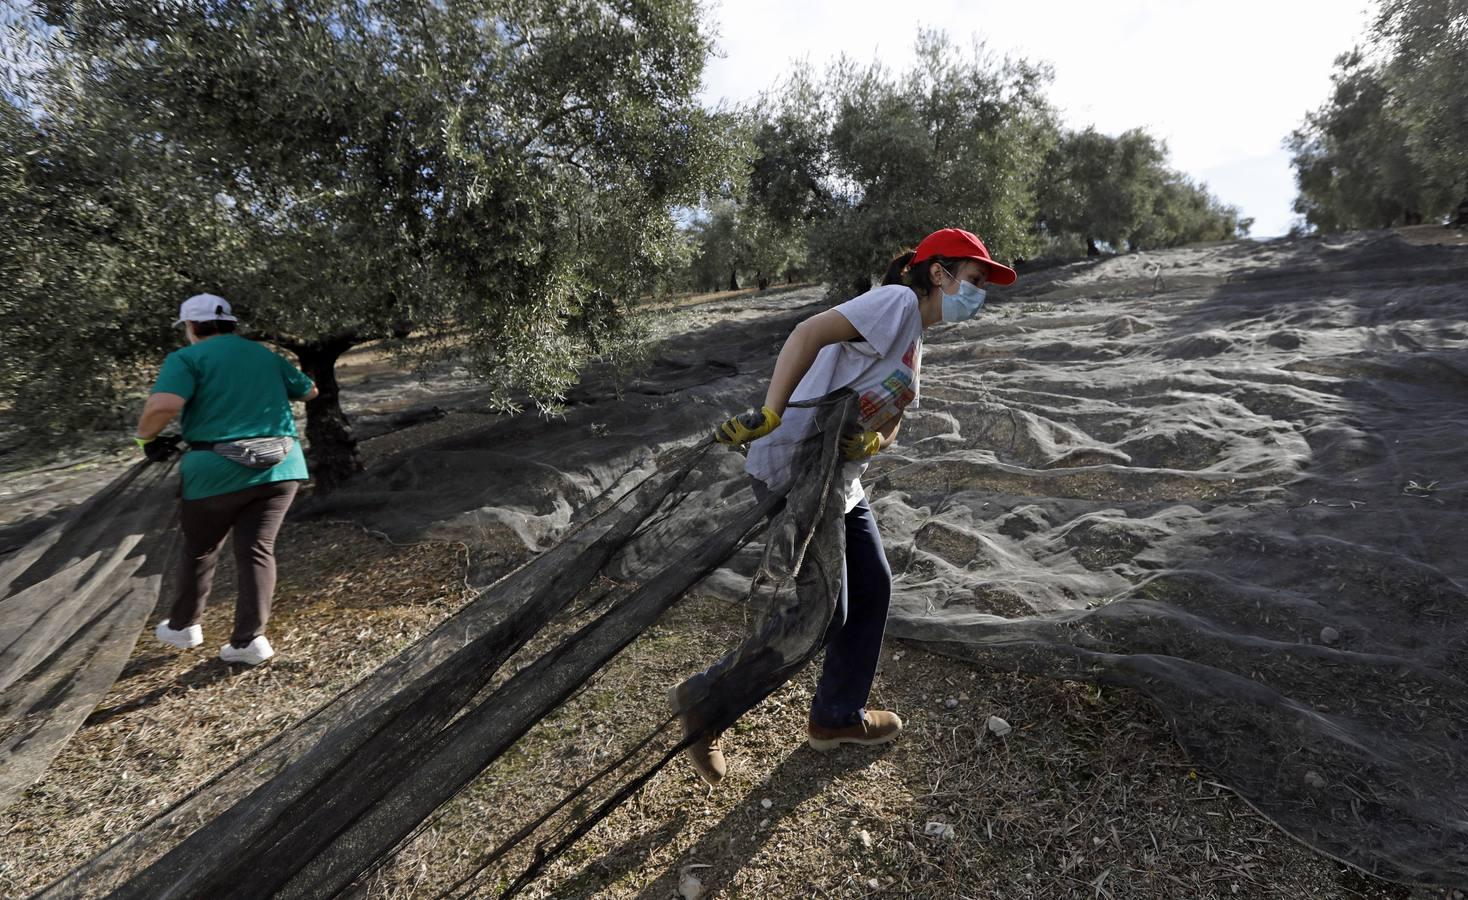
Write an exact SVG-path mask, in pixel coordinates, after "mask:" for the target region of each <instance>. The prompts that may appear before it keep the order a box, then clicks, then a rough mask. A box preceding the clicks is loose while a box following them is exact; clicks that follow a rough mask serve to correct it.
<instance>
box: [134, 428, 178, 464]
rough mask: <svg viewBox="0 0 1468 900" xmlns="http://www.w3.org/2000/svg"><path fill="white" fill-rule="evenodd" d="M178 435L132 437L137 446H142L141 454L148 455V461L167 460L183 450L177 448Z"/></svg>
mask: <svg viewBox="0 0 1468 900" xmlns="http://www.w3.org/2000/svg"><path fill="white" fill-rule="evenodd" d="M179 439H180V438H179V435H176V434H166V435H159V436H157V437H154V438H149V439H148V440H143V439H141V438H134V440H136V441H137V442H138V446H140V447H142V448H143V455H144V456H146V457H148V462H155V463H161V462H168V461H169V460H170V459H173V458H174V457H175V456H178V455H179V454H180V453H182V452H183V451H181V450H179V449H178V442H179Z"/></svg>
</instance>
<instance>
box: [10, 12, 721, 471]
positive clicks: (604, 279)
mask: <svg viewBox="0 0 1468 900" xmlns="http://www.w3.org/2000/svg"><path fill="white" fill-rule="evenodd" d="M45 12H46V17H47V19H48V21H49V22H50V24H51V25H53V26H54V27H56V28H59V29H60V33H61V34H62V35H64V39H65V40H64V45H65V52H64V53H61V54H58V55H57V57H56V59H55V61H54V63H53V65H51V66H50V67H49V68H48V69H47V71H46V72H45V79H46V85H45V90H44V92H43V93H42V95H41V96H42V102H41V103H40V105H39V106H37V107H34V108H32V109H29V110H27V109H21V108H18V107H16V106H14V105H9V104H0V105H4V106H6V109H5V111H4V119H3V120H0V122H3V126H4V129H5V134H4V137H3V138H0V140H3V141H4V143H5V145H6V147H5V149H6V150H7V151H9V152H7V153H6V160H7V163H6V168H5V170H4V173H5V175H4V180H3V182H0V190H3V191H4V195H3V196H0V206H3V207H6V208H7V210H8V212H9V215H10V216H12V217H13V218H14V220H15V221H14V222H7V223H6V224H7V225H10V224H16V223H19V224H22V225H24V223H25V221H26V219H28V218H33V217H35V216H39V218H38V219H34V218H33V221H34V224H33V225H32V226H29V227H27V228H26V229H25V230H26V231H27V232H28V235H26V236H22V237H21V239H20V240H17V241H15V242H14V243H13V244H12V247H10V248H7V252H6V253H5V254H4V256H5V259H6V262H5V265H6V266H7V268H9V269H13V270H15V271H14V272H13V273H10V272H8V273H7V274H15V275H17V276H19V277H18V278H17V279H16V280H15V281H13V282H12V284H17V285H18V289H12V290H11V291H9V292H7V294H6V300H5V301H4V305H3V307H0V332H3V337H0V340H3V341H4V342H5V346H4V351H5V354H6V356H7V363H8V364H7V366H6V369H5V377H6V379H7V385H6V387H7V389H9V390H13V391H14V392H15V396H16V398H17V399H16V405H17V410H18V411H19V412H21V413H22V414H23V415H25V416H26V417H27V418H28V419H29V420H30V421H35V422H42V423H46V422H50V423H54V424H57V425H62V426H64V425H69V424H74V423H75V422H76V421H77V420H78V419H80V418H85V417H87V416H89V415H95V414H96V413H97V412H98V410H99V403H105V402H115V400H116V398H117V397H118V395H119V391H121V390H123V389H124V388H125V387H126V386H127V385H128V384H129V383H136V380H137V379H136V377H134V378H133V379H126V378H119V377H118V376H119V375H120V374H123V373H124V371H125V370H131V369H142V368H146V365H145V364H146V363H148V362H151V363H153V364H156V362H157V358H158V354H159V351H160V350H162V349H164V348H165V347H166V346H167V345H168V343H169V341H170V340H171V338H170V336H169V334H168V332H167V327H166V326H167V323H168V322H170V321H171V316H170V314H169V312H170V308H171V307H172V305H173V304H175V303H177V302H178V301H179V300H180V299H182V297H183V296H185V295H186V293H188V292H193V291H196V290H206V289H207V290H212V291H214V292H217V293H220V294H222V295H224V296H226V297H228V298H229V299H230V300H231V301H232V302H235V303H236V304H237V308H238V310H239V312H240V313H241V316H242V318H244V319H245V320H246V321H247V322H248V323H249V324H250V327H251V329H252V330H253V333H254V334H256V335H257V336H260V337H265V338H268V339H270V340H273V341H274V342H276V343H277V344H279V345H280V346H282V347H285V348H287V349H290V350H293V351H295V352H296V353H297V354H298V355H300V357H301V360H302V363H303V365H305V366H306V368H307V369H308V370H309V371H310V373H311V374H312V375H313V377H316V378H317V381H318V384H320V385H321V386H322V388H323V399H322V400H321V401H318V402H316V405H315V406H314V407H313V408H312V410H311V423H310V425H311V426H320V427H318V428H316V430H315V432H314V433H312V432H311V431H310V430H308V434H309V435H310V437H311V439H312V440H311V443H312V446H313V449H316V450H318V451H323V450H326V449H329V448H334V452H333V453H332V459H330V460H328V459H325V458H322V459H318V460H316V461H315V462H316V463H317V465H316V466H315V468H316V471H317V473H318V478H321V479H322V480H326V481H331V480H339V479H340V478H341V477H345V476H346V475H348V474H349V473H350V471H351V470H352V469H353V468H354V467H355V462H354V460H353V459H352V457H351V443H350V438H349V437H348V435H347V433H346V428H345V422H344V421H343V420H342V417H341V413H340V409H339V406H338V404H337V399H336V394H335V391H334V390H331V389H330V388H334V379H333V378H332V372H333V367H334V363H335V360H336V358H337V357H338V356H339V355H340V353H341V352H343V351H344V350H346V349H347V348H349V347H350V346H352V345H354V344H356V343H360V342H363V341H368V340H373V339H378V338H389V337H391V338H397V339H399V340H400V341H401V339H403V338H407V337H408V336H410V335H411V336H413V338H414V340H413V341H412V342H411V343H409V342H401V343H399V344H398V347H399V349H401V350H403V351H405V352H411V354H412V355H413V357H414V359H415V360H417V361H420V362H422V361H426V360H429V359H432V358H433V357H434V356H435V355H436V354H442V353H446V352H450V351H451V352H454V353H456V354H457V353H462V354H464V355H465V357H466V359H467V360H468V361H469V363H470V365H471V366H472V368H473V369H474V370H475V371H476V372H477V373H478V374H480V375H482V376H484V377H485V378H486V379H488V380H489V381H490V382H491V383H493V384H495V385H496V386H497V387H498V388H499V392H500V396H501V398H502V402H503V403H504V404H505V405H512V404H513V403H514V402H515V398H516V397H528V398H529V399H531V400H534V401H538V402H541V403H554V402H555V400H556V399H557V398H558V397H559V396H560V394H561V392H562V391H563V390H564V389H565V387H566V386H568V385H569V384H570V383H572V382H573V381H574V379H575V373H576V369H577V366H578V365H579V364H580V363H581V362H582V361H584V360H586V359H588V358H590V357H591V356H594V355H598V354H604V353H607V352H609V351H613V350H616V349H618V348H621V347H624V346H625V345H626V343H627V339H628V338H629V335H628V334H627V333H626V327H625V326H626V321H627V320H626V319H625V317H623V316H621V315H620V314H619V313H618V310H617V303H618V300H619V299H621V298H625V297H627V296H629V295H635V293H636V292H637V290H638V289H639V287H640V285H641V284H643V283H644V282H645V281H646V280H647V279H648V278H649V277H650V274H651V273H652V272H654V271H655V270H656V269H658V267H659V266H660V265H661V264H662V263H663V262H664V258H665V256H666V254H667V253H669V252H670V249H671V247H672V245H673V243H674V240H675V233H674V224H673V220H672V216H671V210H672V208H673V207H674V206H677V205H680V204H682V205H686V204H691V203H696V202H697V200H698V198H699V197H701V196H703V195H704V194H705V193H706V192H707V191H708V190H709V188H710V187H711V185H713V184H715V183H717V182H718V181H720V180H722V178H723V174H722V167H723V166H724V162H725V159H726V157H727V154H726V153H725V152H724V145H723V143H722V142H721V140H720V139H719V134H720V132H721V128H720V127H718V125H717V123H716V121H715V120H716V116H715V115H713V114H711V113H709V112H706V111H705V110H703V109H702V108H701V107H700V106H699V105H698V104H697V102H696V101H695V100H694V93H695V92H696V90H697V88H698V84H699V76H700V73H701V71H702V67H703V63H704V60H705V58H706V56H707V53H708V49H709V45H708V39H707V37H706V35H705V34H704V30H703V29H704V25H703V22H702V19H701V16H700V13H699V10H698V7H697V5H696V3H694V2H693V0H655V2H653V0H646V2H628V3H618V4H615V5H612V4H606V3H601V2H595V0H576V2H570V3H567V2H563V0H557V2H555V3H551V2H549V0H543V2H528V3H527V2H516V3H503V2H493V0H484V2H467V3H449V4H425V3H419V2H399V0H359V2H355V3H348V4H343V3H340V2H336V0H297V2H293V3H290V4H274V3H262V4H256V3H244V2H240V3H218V4H157V3H150V2H142V0H138V2H123V3H119V2H109V3H101V2H86V0H77V2H60V0H57V2H52V3H50V4H48V5H47V7H46V10H45ZM56 201H59V202H56ZM48 206H49V207H52V208H51V209H49V210H48V209H46V207H48ZM32 253H34V254H37V255H34V256H32V255H29V254H32ZM58 275H59V276H61V277H62V278H63V279H64V284H58V282H57V277H58ZM58 288H62V289H64V291H65V294H66V296H67V297H68V302H67V303H66V304H64V305H63V304H57V303H56V302H55V300H54V298H55V291H56V290H57V289H58ZM38 330H44V331H47V332H50V333H51V334H53V335H60V336H63V338H64V339H63V340H62V343H63V344H65V345H67V347H68V348H70V349H72V350H75V353H74V354H69V355H68V354H62V356H61V357H55V356H52V355H51V354H44V355H43V354H40V353H39V352H38V351H37V350H36V349H35V348H36V345H35V344H34V343H31V342H30V341H29V339H28V336H29V335H33V334H35V333H36V332H37V331H38ZM97 332H103V333H105V335H101V336H100V339H101V340H102V341H103V342H104V343H102V344H101V345H99V344H98V343H96V340H97V339H98V337H99V335H98V334H96V333H97ZM97 357H103V359H102V360H101V361H100V362H98V361H96V358H97ZM78 371H80V372H81V373H82V374H83V375H84V377H90V376H93V375H94V373H95V377H96V378H97V379H98V380H99V383H98V384H96V385H94V387H96V388H98V390H97V391H95V392H92V391H88V392H86V397H85V399H84V400H82V401H81V402H78V397H77V395H76V394H75V393H72V392H67V391H60V392H54V393H53V392H51V391H50V390H48V384H52V385H54V384H58V383H59V381H60V380H61V379H62V378H63V373H64V372H71V373H76V372H78ZM323 382H325V383H323ZM104 385H105V386H110V389H107V390H103V389H102V388H103V387H104ZM323 469H324V470H325V471H323ZM333 473H335V478H334V479H333ZM323 476H325V477H324V478H323Z"/></svg>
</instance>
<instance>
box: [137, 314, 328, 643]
mask: <svg viewBox="0 0 1468 900" xmlns="http://www.w3.org/2000/svg"><path fill="white" fill-rule="evenodd" d="M237 322H238V320H237V319H236V318H235V317H234V315H233V314H232V313H231V311H230V308H229V303H228V301H226V300H225V299H224V298H223V297H218V296H215V295H213V294H198V295H196V296H193V297H190V298H189V299H188V300H185V301H184V303H183V305H182V306H181V307H180V308H179V313H178V321H177V322H175V323H174V325H175V326H177V325H182V326H184V328H185V330H186V334H187V337H188V341H189V346H188V347H185V348H184V349H182V350H175V351H174V352H172V353H170V354H168V358H167V359H165V360H164V361H163V368H162V369H161V370H160V371H159V373H158V380H157V381H156V382H155V383H154V385H153V392H152V394H151V395H150V396H149V397H148V403H147V405H146V406H145V407H144V408H143V416H142V419H141V420H140V421H139V422H138V431H137V437H136V441H137V442H138V445H139V446H141V447H142V448H143V449H144V451H145V452H146V453H147V455H148V457H149V458H150V459H161V458H165V457H166V454H165V453H160V452H158V451H157V450H156V449H155V448H157V447H158V446H159V444H161V443H162V442H159V441H157V438H158V435H159V433H160V432H162V431H163V429H164V428H165V427H166V426H167V425H168V423H170V422H172V421H173V419H174V418H175V417H177V416H179V415H180V414H181V415H182V417H183V418H182V422H181V429H182V432H183V438H184V440H186V441H187V442H188V444H189V452H188V453H186V454H184V457H183V461H182V464H181V465H180V467H179V468H180V470H181V476H182V480H183V499H182V501H181V503H180V505H179V521H180V524H181V525H182V527H183V536H184V549H183V552H182V553H181V554H180V555H179V578H178V596H177V598H176V599H175V600H174V603H173V607H172V609H171V610H170V611H169V614H168V618H166V619H164V620H163V621H162V622H159V623H158V627H157V629H156V630H155V632H154V633H155V634H156V635H157V637H158V640H160V641H162V642H163V643H165V644H168V645H170V646H173V647H178V648H180V649H190V648H193V647H197V646H199V645H200V644H202V643H203V642H204V634H203V629H202V628H201V626H200V624H199V619H200V615H201V614H202V612H203V609H204V605H205V603H207V602H208V599H209V592H210V589H211V588H212V586H213V581H214V564H215V561H216V560H217V559H218V557H219V550H220V547H221V546H223V544H224V538H225V536H226V535H227V534H229V533H230V531H231V530H233V531H234V554H235V562H236V563H237V566H238V570H239V571H238V580H239V599H238V600H237V601H236V603H235V623H234V631H233V633H232V634H231V635H230V640H229V642H228V643H227V644H225V645H224V646H222V647H220V648H219V656H220V658H221V659H223V660H225V661H226V662H237V663H245V664H248V665H258V664H259V663H262V662H264V661H265V660H267V659H269V658H270V657H271V656H274V655H275V651H274V650H273V649H272V648H271V646H270V641H269V640H268V639H266V637H265V625H266V623H267V622H268V621H269V619H270V601H271V597H272V595H273V594H274V593H275V537H276V534H277V532H279V531H280V525H281V522H282V521H284V519H285V514H286V510H288V509H289V508H290V505H291V501H292V500H293V499H294V498H295V495H296V488H297V487H298V485H299V483H300V482H302V481H305V480H306V478H307V472H306V459H305V456H304V455H303V454H302V453H301V448H300V445H299V444H297V442H296V440H295V435H296V421H295V416H294V415H293V414H292V412H291V401H292V400H310V399H311V398H312V397H315V396H316V386H315V385H314V384H312V383H311V379H310V378H307V377H306V375H305V374H304V373H303V372H301V371H300V370H299V369H297V368H296V367H295V366H293V365H291V364H290V363H289V362H287V361H286V360H285V359H284V358H282V357H280V356H278V355H276V354H275V353H273V352H271V350H270V349H269V348H267V347H265V346H264V345H263V344H259V343H256V342H255V341H250V340H246V339H244V338H242V337H240V336H239V335H237V334H235V333H234V331H235V326H236V323H237Z"/></svg>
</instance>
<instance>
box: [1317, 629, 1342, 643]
mask: <svg viewBox="0 0 1468 900" xmlns="http://www.w3.org/2000/svg"><path fill="white" fill-rule="evenodd" d="M1340 639H1341V633H1340V632H1339V631H1337V630H1335V629H1334V628H1331V627H1330V626H1329V625H1327V626H1325V627H1324V628H1322V629H1320V642H1321V643H1323V644H1334V643H1335V642H1337V641H1339V640H1340Z"/></svg>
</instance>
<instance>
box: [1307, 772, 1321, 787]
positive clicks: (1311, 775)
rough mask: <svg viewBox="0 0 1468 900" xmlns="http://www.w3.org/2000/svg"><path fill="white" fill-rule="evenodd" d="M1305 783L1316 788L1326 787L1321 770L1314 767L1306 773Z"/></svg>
mask: <svg viewBox="0 0 1468 900" xmlns="http://www.w3.org/2000/svg"><path fill="white" fill-rule="evenodd" d="M1305 783H1306V784H1308V785H1310V786H1311V787H1313V788H1315V789H1316V790H1319V789H1320V788H1323V787H1325V779H1324V778H1322V777H1321V776H1320V773H1319V772H1316V771H1314V770H1313V769H1312V770H1311V771H1309V772H1306V773H1305Z"/></svg>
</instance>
